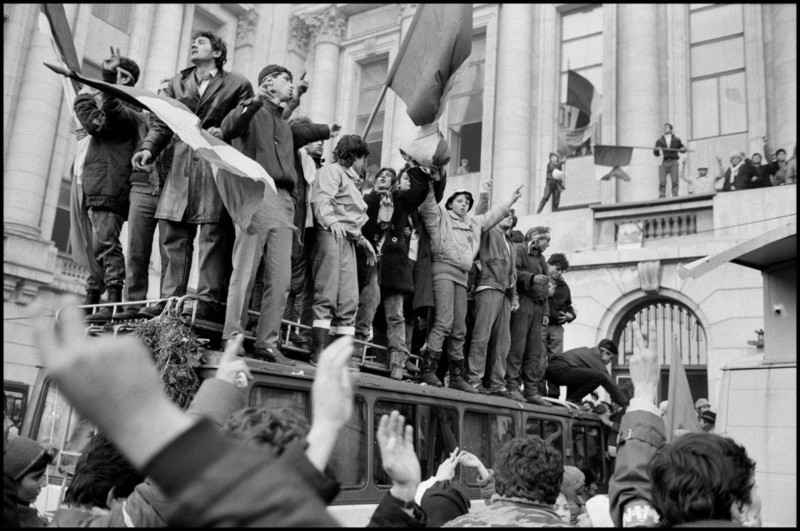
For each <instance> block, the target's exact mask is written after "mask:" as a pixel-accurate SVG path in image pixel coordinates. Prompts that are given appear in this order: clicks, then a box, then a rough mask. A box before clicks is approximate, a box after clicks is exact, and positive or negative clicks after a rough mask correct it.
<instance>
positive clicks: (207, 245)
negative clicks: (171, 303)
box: [158, 216, 235, 303]
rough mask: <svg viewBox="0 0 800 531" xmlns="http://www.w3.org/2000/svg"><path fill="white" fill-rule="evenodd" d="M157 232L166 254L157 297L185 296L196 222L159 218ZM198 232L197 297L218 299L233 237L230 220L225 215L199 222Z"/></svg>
mask: <svg viewBox="0 0 800 531" xmlns="http://www.w3.org/2000/svg"><path fill="white" fill-rule="evenodd" d="M158 231H159V232H160V233H161V234H162V237H163V239H162V242H163V244H164V250H165V251H166V253H167V267H166V273H165V274H164V277H163V279H162V284H161V296H162V297H164V298H166V297H180V296H182V295H186V288H187V285H188V284H189V272H190V271H191V269H192V253H193V252H194V237H195V235H196V234H197V232H198V225H196V224H194V223H186V222H184V221H170V220H166V219H162V220H159V222H158ZM199 232H200V240H199V246H200V257H199V261H200V263H199V264H198V272H199V278H198V280H197V299H198V300H199V301H203V302H206V303H213V302H221V301H223V300H225V298H224V294H225V284H226V281H227V278H226V276H225V273H226V270H227V269H228V268H229V267H230V250H231V246H232V244H233V242H234V240H235V232H234V229H233V222H231V220H230V218H228V217H227V216H226V219H225V220H224V221H221V222H220V223H203V224H201V225H199Z"/></svg>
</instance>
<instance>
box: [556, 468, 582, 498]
mask: <svg viewBox="0 0 800 531" xmlns="http://www.w3.org/2000/svg"><path fill="white" fill-rule="evenodd" d="M585 481H586V478H585V477H584V475H583V472H581V470H580V469H579V468H578V467H574V466H571V465H567V466H565V467H564V479H562V480H561V492H563V493H565V494H566V493H567V492H573V493H574V492H576V491H577V490H578V489H579V488H581V487H582V486H583V484H584V482H585Z"/></svg>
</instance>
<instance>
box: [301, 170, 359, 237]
mask: <svg viewBox="0 0 800 531" xmlns="http://www.w3.org/2000/svg"><path fill="white" fill-rule="evenodd" d="M311 202H312V203H313V204H314V216H315V218H316V220H317V223H319V224H320V225H321V226H322V228H323V229H325V230H330V227H331V225H333V224H334V223H342V224H343V225H344V228H345V230H346V231H347V235H348V238H349V239H352V240H358V239H359V238H361V228H362V227H363V226H364V223H366V222H367V203H365V202H364V198H363V197H361V193H360V192H359V191H358V188H356V184H355V182H354V181H353V179H352V177H350V175H349V174H348V173H347V170H346V169H345V168H344V166H342V165H341V164H339V163H338V162H334V163H333V164H328V165H327V166H323V167H322V168H320V169H319V170H317V178H316V179H315V180H314V184H313V185H312V186H311Z"/></svg>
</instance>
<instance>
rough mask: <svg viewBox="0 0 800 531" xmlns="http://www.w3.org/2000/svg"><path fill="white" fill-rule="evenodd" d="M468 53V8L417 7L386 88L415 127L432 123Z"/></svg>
mask: <svg viewBox="0 0 800 531" xmlns="http://www.w3.org/2000/svg"><path fill="white" fill-rule="evenodd" d="M470 53H472V4H418V7H417V12H416V13H415V14H414V19H413V20H412V21H411V25H410V26H409V31H408V34H407V35H406V38H405V40H404V41H403V44H402V45H401V47H400V50H399V51H398V53H397V58H396V59H395V62H394V63H393V64H392V68H391V70H390V71H389V74H388V75H387V76H386V85H388V86H389V87H390V88H391V89H392V90H394V92H395V93H396V94H397V95H398V96H400V98H401V99H402V100H403V101H404V102H405V104H406V106H407V107H408V116H409V117H411V120H412V121H413V122H414V123H415V124H416V125H426V124H429V123H432V122H433V121H434V120H436V118H437V117H438V115H439V114H440V110H441V108H442V102H443V100H444V99H445V98H446V96H447V93H448V91H449V89H450V87H452V85H453V80H454V79H453V78H454V74H455V72H456V70H458V68H459V66H461V64H462V63H463V62H464V61H466V59H467V57H469V55H470Z"/></svg>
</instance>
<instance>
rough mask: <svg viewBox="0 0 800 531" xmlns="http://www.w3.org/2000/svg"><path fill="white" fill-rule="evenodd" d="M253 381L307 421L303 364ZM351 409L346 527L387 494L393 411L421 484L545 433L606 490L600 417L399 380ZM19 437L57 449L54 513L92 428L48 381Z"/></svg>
mask: <svg viewBox="0 0 800 531" xmlns="http://www.w3.org/2000/svg"><path fill="white" fill-rule="evenodd" d="M220 355H221V352H219V351H214V350H206V351H205V356H204V359H205V360H206V363H205V364H204V365H201V366H200V367H198V368H197V369H196V372H197V374H198V377H199V378H200V379H201V380H204V379H206V378H211V377H213V376H214V375H215V373H216V368H217V361H218V359H219V356H220ZM247 363H248V366H249V368H250V370H251V372H252V374H253V379H252V381H250V382H249V384H248V387H247V388H245V389H244V392H245V393H246V396H247V403H248V405H250V406H265V407H268V408H289V409H292V410H294V411H295V412H297V413H300V414H302V415H304V416H306V418H309V419H310V418H311V397H310V394H311V385H312V383H313V380H314V375H315V372H316V369H315V368H314V367H313V366H311V365H310V364H308V363H304V362H302V361H298V363H297V366H295V367H289V366H286V365H280V364H276V363H270V362H265V361H259V360H252V359H247ZM354 395H355V397H354V411H353V415H352V417H351V419H350V421H349V422H348V423H347V425H346V426H345V428H344V429H343V430H342V432H341V433H340V435H339V440H338V441H337V444H336V447H335V449H334V452H333V455H332V457H331V460H330V462H329V467H330V470H331V471H332V472H333V473H334V475H335V476H336V478H337V480H338V481H339V482H340V484H341V490H340V493H339V495H338V496H337V497H336V499H335V500H334V501H333V502H332V503H331V505H330V506H329V508H328V510H329V512H330V513H331V515H332V516H333V517H334V518H335V519H336V520H337V521H338V522H340V523H341V524H342V525H345V526H356V527H361V526H366V525H367V523H368V522H369V519H370V516H371V515H372V513H373V511H374V510H375V508H376V507H377V504H378V503H379V502H380V500H381V499H382V498H383V496H384V495H385V494H386V491H387V490H388V489H389V488H390V487H391V480H390V479H389V478H388V476H387V475H386V473H385V472H384V470H383V466H382V463H381V457H380V451H379V449H378V443H377V437H376V431H377V425H378V422H379V420H380V418H381V416H382V415H384V414H388V413H389V412H391V411H392V410H394V409H396V410H398V411H400V413H401V414H402V415H404V416H405V418H406V422H409V423H413V426H414V438H415V441H414V442H415V449H416V452H417V456H418V457H419V461H420V467H421V471H422V480H425V479H427V478H429V477H431V476H434V475H435V474H436V471H437V469H438V467H439V465H440V464H441V463H442V461H444V460H445V459H446V458H447V457H449V455H450V452H452V450H453V449H454V448H455V447H459V448H461V449H464V450H467V451H469V452H471V453H473V454H475V455H476V456H477V457H478V458H479V459H480V460H481V462H483V464H484V465H485V466H486V467H487V468H491V467H492V465H493V464H494V460H495V457H496V455H497V452H498V450H499V448H500V447H501V446H502V445H503V443H505V442H506V441H508V440H509V439H512V438H514V437H523V436H526V435H539V436H541V437H542V438H543V439H544V440H545V441H547V442H548V443H549V444H550V445H552V446H553V447H554V448H556V449H557V450H558V451H559V452H560V453H561V454H562V456H563V458H564V464H565V465H573V466H576V467H578V468H580V469H583V470H590V471H591V472H592V475H593V476H594V478H595V481H596V482H597V485H598V491H599V492H607V489H608V481H609V477H610V475H611V467H610V462H609V454H608V452H607V448H608V446H607V439H608V436H609V432H608V428H607V427H606V426H605V425H604V424H603V423H602V422H601V421H600V418H599V416H598V415H596V414H594V413H590V412H586V411H583V410H581V409H578V408H575V407H574V406H572V405H571V404H568V403H566V402H560V401H557V400H552V402H553V404H554V407H542V406H536V405H532V404H528V403H521V402H517V401H515V400H512V399H508V398H503V397H496V396H490V395H482V394H470V393H464V392H461V391H456V390H453V389H449V388H446V387H444V388H436V387H432V386H425V385H419V384H416V383H412V382H410V381H396V380H392V379H390V378H388V377H386V376H383V375H381V374H370V373H368V372H362V373H361V374H360V375H359V379H358V383H357V386H356V387H355V388H354ZM31 396H32V400H31V404H30V409H29V414H28V415H26V419H25V422H24V424H23V429H22V433H23V434H24V435H27V436H29V437H30V438H32V439H34V440H36V441H38V442H40V443H41V444H43V445H45V446H52V447H55V448H57V449H58V450H59V454H58V457H57V459H56V460H55V462H54V463H53V464H52V465H51V466H50V468H49V470H48V487H47V488H46V489H43V493H42V494H41V495H40V497H39V499H38V500H37V504H36V505H37V507H39V509H40V510H41V511H42V512H44V513H46V514H47V513H49V512H51V511H53V510H55V509H56V508H58V507H59V506H60V503H61V501H62V499H63V491H64V488H65V486H66V484H67V482H68V480H69V477H70V475H71V472H72V471H73V470H74V466H75V462H76V461H77V458H78V457H79V456H80V453H81V451H82V450H83V448H84V446H85V445H86V443H87V442H88V439H89V437H91V435H92V434H93V433H94V429H95V428H94V426H92V425H91V423H89V422H87V421H86V420H85V419H83V418H81V416H80V415H79V414H78V413H77V412H76V411H75V410H74V408H73V407H72V406H71V405H70V404H69V403H68V402H67V401H66V400H65V399H64V397H63V396H62V395H61V394H60V393H59V390H58V388H57V387H56V386H55V385H54V384H53V383H52V382H51V381H50V380H49V379H48V378H47V377H46V376H42V377H40V380H39V381H37V382H36V383H35V385H34V387H33V389H32V393H31ZM477 480H478V478H477V472H476V471H475V469H471V468H467V467H463V466H460V467H458V468H457V470H456V476H455V477H454V478H453V482H454V483H456V484H460V485H461V487H462V488H463V489H464V490H465V491H466V492H467V493H468V496H469V498H470V500H471V503H472V509H471V510H476V509H479V508H481V507H483V500H482V499H481V495H480V488H479V487H478V481H477Z"/></svg>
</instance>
